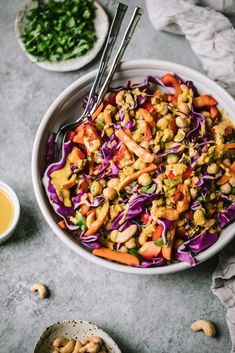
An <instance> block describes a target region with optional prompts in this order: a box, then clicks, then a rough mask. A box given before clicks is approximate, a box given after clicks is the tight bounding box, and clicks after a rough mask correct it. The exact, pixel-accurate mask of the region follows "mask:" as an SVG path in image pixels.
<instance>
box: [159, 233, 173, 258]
mask: <svg viewBox="0 0 235 353" xmlns="http://www.w3.org/2000/svg"><path fill="white" fill-rule="evenodd" d="M170 232H171V239H170V241H169V244H168V246H166V247H164V246H163V247H162V256H163V257H164V259H166V260H169V261H170V260H171V255H172V248H173V245H174V239H175V227H174V228H173V229H172V230H171V231H170Z"/></svg>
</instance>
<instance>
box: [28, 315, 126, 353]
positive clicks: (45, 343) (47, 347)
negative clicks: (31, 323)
mask: <svg viewBox="0 0 235 353" xmlns="http://www.w3.org/2000/svg"><path fill="white" fill-rule="evenodd" d="M87 336H99V337H101V338H102V340H103V342H104V344H105V348H106V350H107V352H108V353H121V351H120V349H119V348H118V346H117V344H116V343H115V342H114V341H113V339H112V338H111V337H110V336H109V335H108V334H107V333H106V332H104V331H103V330H101V329H100V328H99V327H98V326H96V325H94V324H92V323H90V322H87V321H83V320H79V321H75V320H71V321H67V320H63V321H59V322H56V323H54V324H52V325H50V326H48V327H47V328H46V329H45V330H44V331H43V332H42V334H41V336H40V338H39V340H38V342H37V344H36V347H35V349H34V353H51V352H52V351H53V347H52V342H53V341H54V340H55V339H56V338H57V337H64V338H69V339H74V340H76V341H79V340H81V339H84V338H86V337H87Z"/></svg>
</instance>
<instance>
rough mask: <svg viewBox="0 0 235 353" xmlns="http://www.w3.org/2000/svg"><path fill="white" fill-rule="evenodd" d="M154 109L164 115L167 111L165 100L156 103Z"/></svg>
mask: <svg viewBox="0 0 235 353" xmlns="http://www.w3.org/2000/svg"><path fill="white" fill-rule="evenodd" d="M155 109H156V110H157V112H158V113H159V114H161V115H166V114H167V112H168V106H167V104H166V103H165V102H161V103H159V104H156V106H155Z"/></svg>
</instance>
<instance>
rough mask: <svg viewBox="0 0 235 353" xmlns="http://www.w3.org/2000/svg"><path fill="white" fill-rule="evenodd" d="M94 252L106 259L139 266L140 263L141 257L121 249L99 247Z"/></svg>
mask: <svg viewBox="0 0 235 353" xmlns="http://www.w3.org/2000/svg"><path fill="white" fill-rule="evenodd" d="M92 254H93V255H95V256H99V257H104V258H105V259H108V260H112V261H116V262H120V263H122V264H125V265H129V266H138V265H139V264H140V262H139V259H138V258H137V257H136V256H134V255H131V254H128V253H122V252H119V251H114V250H110V249H107V248H98V249H94V250H93V251H92Z"/></svg>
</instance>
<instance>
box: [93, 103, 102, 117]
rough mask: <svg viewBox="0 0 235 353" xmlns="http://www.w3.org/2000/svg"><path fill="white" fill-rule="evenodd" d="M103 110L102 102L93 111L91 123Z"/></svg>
mask: <svg viewBox="0 0 235 353" xmlns="http://www.w3.org/2000/svg"><path fill="white" fill-rule="evenodd" d="M103 108H104V103H103V102H102V103H101V104H100V105H99V106H98V108H97V109H96V110H95V111H94V113H93V114H92V121H93V120H95V119H96V118H97V116H98V115H99V114H100V112H101V111H102V110H103Z"/></svg>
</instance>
